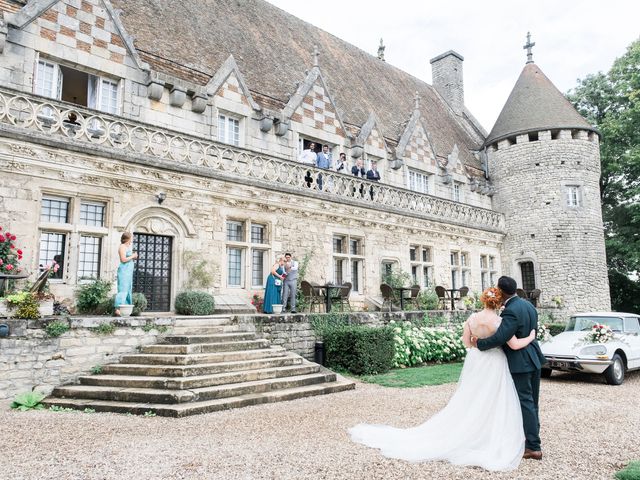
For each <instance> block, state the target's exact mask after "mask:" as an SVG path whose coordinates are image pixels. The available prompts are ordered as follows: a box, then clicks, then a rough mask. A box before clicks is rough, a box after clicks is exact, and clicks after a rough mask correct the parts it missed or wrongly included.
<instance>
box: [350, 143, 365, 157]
mask: <svg viewBox="0 0 640 480" xmlns="http://www.w3.org/2000/svg"><path fill="white" fill-rule="evenodd" d="M363 153H364V148H362V147H361V146H360V145H356V146H355V147H351V157H352V158H360V157H361V156H362V154H363Z"/></svg>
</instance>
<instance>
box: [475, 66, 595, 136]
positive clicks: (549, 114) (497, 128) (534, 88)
mask: <svg viewBox="0 0 640 480" xmlns="http://www.w3.org/2000/svg"><path fill="white" fill-rule="evenodd" d="M561 128H564V129H573V128H579V129H583V130H593V131H597V130H596V129H595V128H593V127H592V126H591V125H589V123H587V121H586V120H585V119H584V117H582V115H580V114H579V113H578V112H577V111H576V109H575V108H574V107H573V105H571V103H570V102H569V101H568V100H567V99H566V98H565V97H564V95H563V94H562V93H560V91H559V90H558V89H557V88H556V87H555V85H554V84H553V83H551V80H549V79H548V78H547V76H546V75H545V74H544V73H542V70H540V67H538V66H537V65H536V64H535V63H528V64H526V65H525V67H524V69H523V70H522V73H521V74H520V77H519V78H518V81H517V82H516V84H515V86H514V87H513V90H512V91H511V95H509V98H508V99H507V103H505V105H504V107H503V108H502V111H501V112H500V115H499V116H498V120H496V124H495V125H494V126H493V129H492V130H491V133H490V134H489V136H488V137H487V140H486V141H485V145H489V144H492V143H494V142H496V141H498V140H502V139H504V138H506V137H510V136H512V135H518V134H522V133H527V132H536V131H540V130H553V129H561Z"/></svg>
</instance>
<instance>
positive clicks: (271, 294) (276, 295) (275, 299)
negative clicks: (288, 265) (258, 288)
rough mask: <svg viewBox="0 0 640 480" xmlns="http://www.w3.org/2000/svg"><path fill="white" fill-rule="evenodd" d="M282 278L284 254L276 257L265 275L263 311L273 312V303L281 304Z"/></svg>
mask: <svg viewBox="0 0 640 480" xmlns="http://www.w3.org/2000/svg"><path fill="white" fill-rule="evenodd" d="M283 280H284V255H280V256H279V257H278V258H277V259H276V263H274V264H273V266H272V267H271V273H269V276H268V277H267V287H266V288H265V290H264V305H263V306H262V311H263V312H264V313H273V305H274V304H276V305H280V304H282V281H283Z"/></svg>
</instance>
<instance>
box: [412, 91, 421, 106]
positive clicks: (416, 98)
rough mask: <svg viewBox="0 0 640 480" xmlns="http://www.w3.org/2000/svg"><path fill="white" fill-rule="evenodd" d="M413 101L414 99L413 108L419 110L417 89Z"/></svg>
mask: <svg viewBox="0 0 640 480" xmlns="http://www.w3.org/2000/svg"><path fill="white" fill-rule="evenodd" d="M413 99H414V101H415V109H416V110H419V109H420V94H419V93H418V91H417V90H416V96H415V97H413Z"/></svg>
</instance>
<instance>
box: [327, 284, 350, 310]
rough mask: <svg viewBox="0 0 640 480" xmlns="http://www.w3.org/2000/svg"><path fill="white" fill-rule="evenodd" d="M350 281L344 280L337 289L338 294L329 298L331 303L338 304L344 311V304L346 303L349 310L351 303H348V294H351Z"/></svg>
mask: <svg viewBox="0 0 640 480" xmlns="http://www.w3.org/2000/svg"><path fill="white" fill-rule="evenodd" d="M351 288H352V285H351V282H345V283H343V284H342V286H341V287H340V289H339V290H338V295H337V296H335V297H332V298H331V300H332V301H331V303H333V302H334V299H335V302H336V303H339V304H340V311H341V312H344V306H345V304H346V306H347V308H348V309H349V311H351V304H350V303H349V295H350V294H351Z"/></svg>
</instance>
